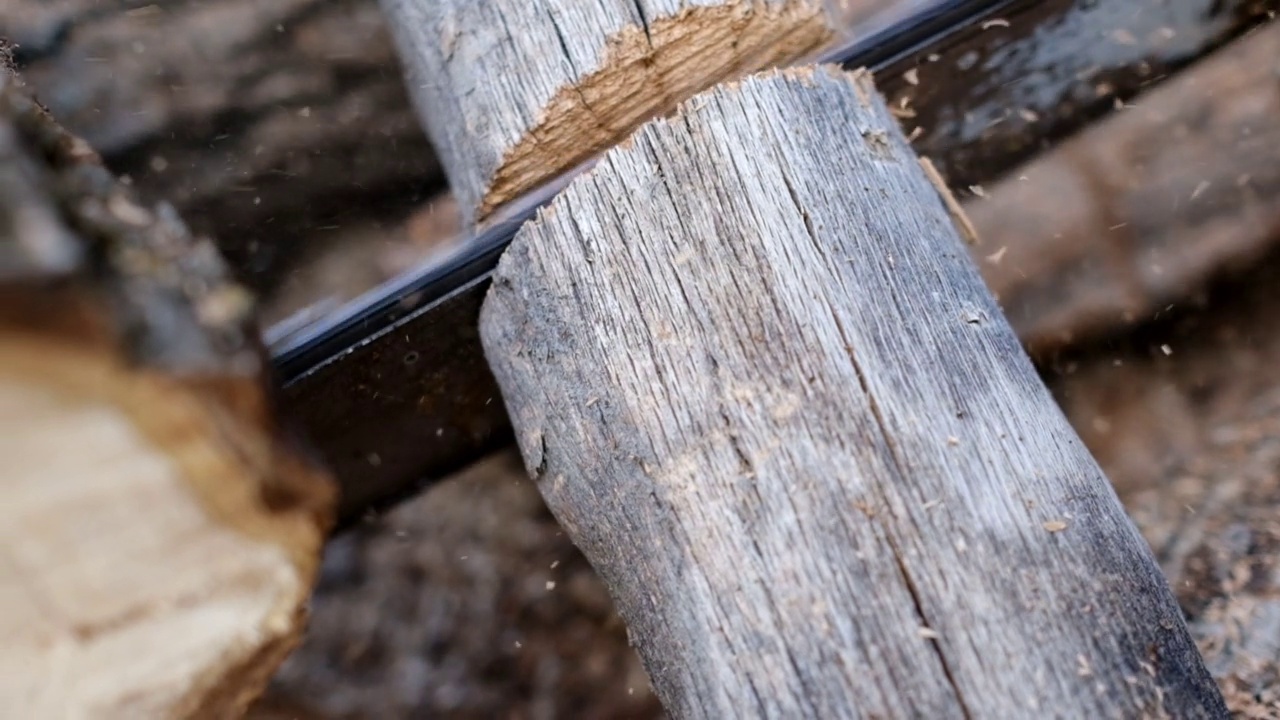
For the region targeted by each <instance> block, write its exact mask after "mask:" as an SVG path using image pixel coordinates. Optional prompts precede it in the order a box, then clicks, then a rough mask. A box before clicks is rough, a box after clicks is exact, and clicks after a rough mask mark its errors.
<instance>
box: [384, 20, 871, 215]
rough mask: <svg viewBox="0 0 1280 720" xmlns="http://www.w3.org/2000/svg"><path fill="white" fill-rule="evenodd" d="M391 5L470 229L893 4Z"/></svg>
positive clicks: (409, 70)
mask: <svg viewBox="0 0 1280 720" xmlns="http://www.w3.org/2000/svg"><path fill="white" fill-rule="evenodd" d="M381 2H382V5H383V7H384V8H385V10H386V12H387V14H388V17H389V18H390V19H391V27H392V30H393V33H392V34H393V36H394V37H395V38H396V43H397V45H398V47H399V49H400V57H401V58H402V59H403V61H404V64H405V69H406V74H407V78H408V85H409V89H410V94H411V95H412V96H413V98H414V99H415V101H416V104H417V106H418V109H419V114H420V116H421V117H422V118H423V119H424V120H425V124H426V128H427V133H428V134H429V135H430V137H431V139H432V140H433V141H434V144H435V147H436V148H437V150H438V151H439V153H440V160H441V163H442V164H443V165H444V167H445V170H446V175H447V176H448V178H449V183H450V186H451V187H452V189H453V192H454V194H455V196H456V197H457V198H458V202H459V203H460V204H461V206H462V209H463V212H464V216H465V217H466V218H467V220H468V221H473V220H483V219H484V218H485V217H486V216H488V215H489V214H490V213H492V212H493V211H494V210H495V209H496V208H498V207H500V206H501V205H503V204H504V203H506V202H508V201H510V200H513V199H515V198H516V197H518V196H520V195H521V194H523V193H525V192H528V191H530V190H532V189H534V188H536V187H538V186H539V185H542V184H544V183H546V182H548V181H550V180H552V179H554V178H555V177H556V176H558V175H560V174H562V173H564V172H566V171H568V170H571V169H572V168H574V167H575V166H576V165H578V164H580V163H581V162H583V161H585V160H587V159H589V158H591V157H592V156H594V155H596V154H597V153H599V152H601V151H603V150H605V149H607V148H609V147H611V146H613V145H614V144H616V143H617V142H618V141H619V140H621V139H622V138H624V137H626V135H627V134H629V133H630V132H631V131H632V130H634V129H635V127H636V126H637V125H639V124H640V123H641V122H643V121H645V120H647V119H649V118H651V117H655V116H657V115H661V114H662V113H665V112H667V111H669V110H671V109H672V108H674V107H675V106H676V104H677V103H679V102H681V101H682V100H684V99H686V98H688V97H689V96H691V95H693V94H694V93H696V92H698V91H700V90H703V89H705V88H707V87H710V86H712V85H714V84H715V83H717V82H720V81H723V80H727V79H730V78H732V77H740V76H742V75H744V74H746V73H749V72H751V71H753V70H757V69H762V68H767V67H771V66H773V65H778V64H785V63H788V62H790V61H793V60H796V59H798V58H800V57H803V56H805V55H807V54H809V53H812V52H814V51H816V50H818V49H819V48H821V47H823V46H825V45H827V44H828V43H830V42H831V41H832V40H833V39H834V38H836V37H837V35H838V33H839V32H840V30H841V29H842V28H845V27H848V26H849V25H850V24H852V23H854V22H856V21H858V20H861V19H866V18H869V17H871V16H873V15H874V14H875V13H877V12H880V11H883V10H885V9H886V8H888V7H890V6H892V5H894V4H895V0H869V1H868V2H859V3H829V2H826V1H825V0H698V1H697V2H684V1H683V0H643V2H636V1H635V0H594V1H593V2H585V3H584V2H577V1H575V0H553V1H551V2H543V3H527V2H519V1H517V0H503V1H501V2H485V3H477V2H473V1H472V0H445V1H443V2H439V1H437V0H381ZM512 68H519V71H518V72H512Z"/></svg>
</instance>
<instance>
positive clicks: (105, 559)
mask: <svg viewBox="0 0 1280 720" xmlns="http://www.w3.org/2000/svg"><path fill="white" fill-rule="evenodd" d="M251 310H252V303H251V301H250V298H249V296H248V295H247V293H245V292H244V291H243V290H242V289H240V288H239V287H237V286H235V285H233V284H232V283H230V282H229V281H228V279H227V272H226V269H225V268H224V266H223V264H222V262H221V260H220V259H219V257H218V255H217V253H216V251H215V250H214V249H213V246H212V245H211V244H209V243H207V242H202V241H198V240H196V239H193V238H192V237H191V236H190V234H189V233H188V232H187V231H186V229H185V228H184V227H183V225H182V224H181V222H180V221H179V220H178V219H177V217H176V216H175V215H174V214H173V212H172V211H171V210H168V209H166V208H164V207H161V208H157V209H149V208H144V207H141V206H139V205H138V204H136V203H135V202H134V201H133V199H132V198H131V197H130V196H129V194H128V193H127V192H126V191H125V189H124V188H123V187H122V186H121V185H119V184H118V183H116V182H115V181H114V179H113V178H112V177H111V176H110V174H109V173H108V172H107V171H105V170H104V169H103V168H102V167H101V166H100V165H99V164H98V162H97V157H96V156H95V155H94V154H93V153H92V151H90V150H89V148H88V146H87V145H85V144H84V143H83V142H81V141H79V140H77V139H76V138H74V137H72V136H70V135H68V134H66V133H64V132H63V131H62V130H61V129H59V128H58V127H57V125H56V124H55V123H54V122H53V121H52V120H51V118H50V117H49V116H48V115H47V113H46V112H45V111H44V110H42V109H41V108H40V107H39V106H38V105H37V104H36V103H35V102H33V101H32V100H31V99H30V98H29V97H28V96H27V95H26V94H25V93H23V92H22V91H20V90H19V89H17V88H16V86H15V84H14V83H13V82H12V81H10V82H6V81H4V80H2V79H0V457H3V458H4V461H3V471H0V497H3V503H0V588H2V590H0V618H2V619H0V637H3V638H4V643H3V648H2V649H0V707H4V708H5V710H6V713H8V714H11V715H12V716H14V717H32V718H34V717H95V718H144V717H228V716H234V715H235V714H237V713H238V712H240V711H241V710H242V709H243V708H244V707H246V706H247V704H248V703H249V702H250V701H251V700H252V699H253V697H254V696H255V695H256V694H257V693H258V691H259V690H260V689H261V688H262V687H263V686H264V685H265V683H266V681H267V679H268V677H269V676H270V674H271V673H272V671H273V670H274V669H275V667H276V665H277V664H278V663H279V662H280V661H281V660H282V659H283V657H284V655H285V654H286V653H287V652H288V651H289V650H290V648H291V647H292V646H293V645H294V644H295V642H296V641H297V638H298V635H299V633H300V630H301V627H302V623H303V619H304V607H305V602H306V599H307V597H308V594H309V590H310V587H311V584H312V580H313V577H314V575H315V572H316V567H317V561H318V557H319V552H320V547H321V544H322V539H323V536H324V531H325V529H326V528H327V525H328V522H329V513H330V506H331V505H332V501H333V493H332V490H331V487H330V485H329V482H328V481H327V479H326V478H325V477H324V476H323V475H322V474H321V473H320V472H318V471H317V470H316V469H315V468H314V467H313V466H312V465H311V464H310V463H309V462H308V461H307V460H306V459H305V458H304V457H303V456H301V455H299V454H297V453H296V452H294V451H293V450H292V449H291V446H290V444H289V442H288V440H287V439H286V438H285V437H284V435H283V434H282V432H281V430H280V429H279V428H278V427H277V426H276V425H275V423H274V421H273V418H272V413H271V406H270V401H269V397H268V394H267V390H266V386H265V384H264V382H263V379H264V378H263V376H264V373H265V372H266V364H265V360H264V356H263V354H262V353H261V352H260V348H259V347H258V344H257V340H256V334H255V332H254V329H253V325H252V323H251V322H250V312H251Z"/></svg>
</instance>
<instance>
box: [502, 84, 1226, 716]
mask: <svg viewBox="0 0 1280 720" xmlns="http://www.w3.org/2000/svg"><path fill="white" fill-rule="evenodd" d="M481 326H482V336H483V340H484V346H485V351H486V354H487V356H488V357H489V360H490V362H491V365H492V367H493V369H494V372H495V376H496V377H497V379H498V382H499V385H500V387H501V388H502V392H503V397H504V400H505V402H506V404H507V407H508V409H509V411H510V414H511V417H512V420H513V424H514V427H515V429H516V433H517V438H518V441H519V444H520V447H521V450H522V452H523V454H524V458H525V463H526V466H527V468H528V469H529V471H530V473H531V474H532V475H533V476H534V477H535V478H536V479H537V481H538V483H539V486H540V489H541V491H542V493H543V495H544V497H545V498H546V499H547V501H548V504H549V506H550V507H551V508H552V510H553V512H555V514H556V516H557V517H558V518H559V520H560V521H561V523H562V524H563V525H564V527H565V528H566V530H567V532H569V533H570V535H571V537H572V538H573V539H574V541H575V542H576V543H577V544H578V545H579V546H580V547H581V548H582V549H583V551H584V553H585V554H586V555H587V557H588V559H589V560H590V561H591V562H592V564H593V565H594V566H595V567H596V568H597V570H599V571H600V573H601V575H602V577H603V578H604V579H605V581H606V583H608V585H609V586H610V588H611V591H612V593H613V594H614V596H615V599H616V600H617V602H618V605H619V608H620V612H621V613H622V615H623V617H624V619H625V620H626V621H627V623H628V626H629V628H630V631H631V634H632V638H633V641H634V643H635V645H636V647H637V649H638V650H639V652H640V654H641V657H642V658H643V660H644V662H645V664H646V667H647V669H648V670H649V672H650V674H651V676H652V679H653V682H654V685H655V689H656V690H657V692H658V694H659V696H660V697H661V698H662V700H663V702H664V704H665V706H666V708H667V710H668V711H669V712H671V713H672V714H673V715H674V716H677V717H743V716H767V717H1022V716H1029V715H1034V716H1037V717H1041V716H1045V717H1099V718H1103V717H1137V716H1151V717H1155V716H1162V714H1167V715H1169V716H1173V717H1222V716H1224V715H1225V709H1224V706H1223V704H1222V699H1221V697H1220V695H1219V694H1218V691H1217V689H1216V687H1215V686H1214V684H1213V682H1212V680H1211V679H1210V677H1209V675H1208V673H1207V672H1206V671H1205V668H1204V666H1203V663H1202V661H1201V660H1200V658H1199V656H1198V654H1197V652H1196V649H1195V647H1194V645H1193V643H1192V642H1191V640H1190V638H1189V636H1188V634H1187V630H1186V627H1185V625H1184V623H1183V620H1182V617H1181V614H1180V612H1179V609H1178V606H1177V604H1176V603H1175V601H1174V599H1173V596H1172V594H1171V593H1170V591H1169V588H1168V587H1167V585H1166V583H1165V581H1164V578H1163V577H1162V576H1161V575H1160V572H1159V570H1158V568H1157V567H1156V566H1155V563H1154V562H1153V560H1152V557H1151V554H1150V552H1149V550H1148V549H1147V547H1146V545H1145V543H1144V542H1143V541H1142V539H1141V538H1140V537H1139V535H1138V534H1137V532H1136V531H1135V529H1134V527H1133V525H1132V523H1131V522H1130V521H1129V520H1128V518H1127V517H1126V516H1125V514H1124V511H1123V509H1122V508H1121V506H1120V505H1119V502H1118V501H1117V499H1116V497H1115V494H1114V492H1113V491H1112V489H1111V487H1110V485H1109V484H1108V482H1107V480H1106V478H1105V477H1104V476H1103V475H1102V473H1101V471H1100V470H1099V469H1098V466H1097V465H1096V463H1095V462H1094V461H1093V459H1092V458H1091V457H1090V456H1089V454H1088V453H1087V452H1086V451H1085V450H1084V448H1083V447H1082V445H1081V443H1080V442H1079V439H1078V438H1077V437H1076V436H1075V434H1074V433H1073V431H1072V430H1071V428H1070V426H1068V425H1067V423H1066V422H1065V420H1064V419H1063V417H1062V415H1061V413H1060V411H1059V410H1058V408H1057V406H1056V405H1055V404H1054V402H1053V400H1052V398H1051V397H1050V395H1049V394H1048V392H1047V391H1046V390H1045V388H1044V386H1043V385H1042V383H1041V381H1040V379H1039V378H1038V376H1037V375H1036V373H1035V371H1034V369H1033V368H1032V366H1031V364H1030V362H1029V361H1028V360H1027V358H1026V356H1025V355H1024V354H1023V353H1022V351H1021V349H1020V347H1019V345H1018V341H1017V338H1016V337H1015V335H1014V333H1013V332H1012V330H1011V329H1010V327H1009V326H1008V324H1007V323H1006V321H1005V320H1004V318H1003V317H1002V315H1001V314H1000V312H999V310H998V308H997V307H996V305H995V303H994V302H993V300H992V299H991V297H990V295H989V294H988V292H987V290H986V289H985V288H984V286H983V284H982V280H981V278H980V277H979V275H978V273H977V271H976V269H975V268H974V267H973V266H972V265H971V264H970V263H969V262H968V260H967V255H966V251H965V248H964V246H963V244H962V241H961V239H960V236H959V233H958V231H957V229H956V228H955V226H954V224H953V220H952V218H951V217H950V214H949V211H948V208H947V206H946V204H945V203H944V202H943V201H942V200H941V199H940V197H939V193H938V190H937V188H936V187H935V185H933V184H932V183H931V182H930V181H929V180H928V178H927V175H926V174H925V173H924V172H923V171H922V170H921V168H920V166H919V165H918V164H917V161H916V158H915V155H914V153H913V152H912V151H911V150H910V148H909V146H908V145H907V143H906V141H905V139H904V138H903V136H902V134H901V133H900V131H899V130H898V129H897V126H896V123H895V121H894V120H893V118H892V116H891V114H890V113H889V111H888V109H887V108H886V107H885V105H884V103H883V102H882V100H881V99H880V98H879V96H878V95H877V94H876V93H875V90H874V88H872V87H871V84H870V81H869V80H868V79H867V76H865V75H859V76H851V75H848V74H844V73H841V72H839V71H836V70H829V69H818V70H817V71H814V72H805V71H793V72H788V73H773V74H768V75H766V76H763V77H753V78H750V79H747V80H745V81H743V82H742V83H740V84H738V85H734V86H724V87H721V88H718V89H716V90H714V91H711V92H708V93H706V94H703V95H700V96H698V97H695V98H694V99H693V100H691V101H690V102H689V103H687V104H686V105H684V106H683V108H682V110H681V112H680V113H679V114H678V115H677V116H676V117H674V118H673V119H671V120H662V121H656V122H653V123H651V124H649V125H646V126H645V127H644V128H643V129H642V130H641V131H640V132H638V133H637V134H636V135H635V136H634V137H633V138H632V139H631V141H630V142H629V143H628V144H627V145H626V146H624V147H623V148H621V149H618V150H614V151H611V152H609V153H608V154H607V155H606V156H605V157H604V158H603V159H602V160H601V161H600V163H599V164H598V165H597V166H596V168H595V169H594V170H593V171H592V172H591V173H590V174H589V175H587V176H585V177H582V178H579V179H577V180H575V181H574V182H573V183H572V184H571V186H570V187H569V189H568V190H567V191H565V192H564V193H563V194H562V195H561V196H560V197H559V198H557V199H556V200H555V201H554V202H553V203H552V205H551V206H550V208H549V209H548V210H546V211H544V212H543V213H541V215H540V216H539V218H538V220H537V221H536V222H534V223H531V224H529V225H527V226H525V228H524V229H523V230H522V231H521V233H520V234H519V236H518V237H517V239H516V241H515V243H514V244H513V245H512V248H511V250H510V251H509V252H508V253H507V255H506V256H505V257H504V258H503V260H502V262H501V264H500V266H499V269H498V271H497V274H496V276H495V280H494V285H493V287H492V290H491V291H490V295H489V297H488V299H487V301H486V305H485V308H484V310H483V313H482V320H481Z"/></svg>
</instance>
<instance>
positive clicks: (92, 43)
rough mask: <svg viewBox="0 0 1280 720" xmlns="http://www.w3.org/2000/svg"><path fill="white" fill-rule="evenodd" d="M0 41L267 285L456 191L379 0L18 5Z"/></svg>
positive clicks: (1, 16) (142, 179)
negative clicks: (314, 254)
mask: <svg viewBox="0 0 1280 720" xmlns="http://www.w3.org/2000/svg"><path fill="white" fill-rule="evenodd" d="M0 36H7V37H8V38H9V39H11V40H12V41H13V42H15V43H17V45H18V46H19V47H18V60H19V62H20V64H21V65H22V66H23V71H24V74H25V76H26V78H27V81H28V82H29V83H30V85H31V86H32V88H33V89H34V90H35V92H36V93H37V94H38V95H39V96H40V98H41V100H42V101H43V102H44V103H45V104H46V105H48V106H49V108H50V109H51V110H52V111H53V112H54V114H55V116H56V117H58V118H59V119H60V121H61V122H63V123H64V124H65V125H66V126H67V127H68V129H70V130H71V131H72V132H75V133H77V134H78V135H80V136H81V137H84V138H85V139H86V140H87V141H88V142H89V144H90V145H92V146H93V147H94V148H95V149H96V150H97V151H98V152H100V153H101V154H102V155H103V156H104V157H105V158H106V161H107V163H108V165H109V166H110V167H111V168H112V169H113V170H114V171H116V172H117V173H119V174H124V175H127V176H129V177H130V178H132V180H133V182H134V184H135V185H136V186H137V187H138V190H139V191H140V192H141V193H142V195H143V197H146V198H157V199H158V198H163V199H165V200H166V201H169V202H172V203H174V204H175V205H176V206H177V207H178V210H179V211H180V213H181V214H182V215H183V216H184V217H185V218H187V219H189V220H190V221H192V222H193V223H195V225H194V229H195V230H197V231H199V232H204V233H212V234H214V235H215V236H216V237H217V239H218V242H219V244H220V246H221V247H222V249H223V250H224V252H225V253H226V255H227V257H228V260H229V261H230V262H231V263H232V264H233V265H234V267H235V268H236V269H237V271H239V273H240V276H241V277H242V278H243V279H244V280H246V281H249V282H251V283H252V284H253V285H254V287H255V288H258V289H263V288H267V287H269V286H271V285H272V284H273V282H274V280H275V279H276V278H277V277H278V276H279V275H280V274H281V273H283V272H284V271H285V270H286V269H289V268H290V267H292V263H293V259H294V256H295V255H297V254H298V252H299V251H300V250H301V249H305V248H307V247H310V245H311V244H312V243H311V242H310V241H312V240H313V239H314V236H315V235H316V233H317V231H318V229H323V228H329V227H332V226H335V225H343V226H345V225H348V224H352V223H353V222H354V221H356V220H358V219H360V217H361V216H374V217H383V218H385V217H387V216H392V217H394V216H397V215H403V214H407V213H408V211H410V210H411V209H412V208H414V207H415V206H416V205H417V204H418V203H419V202H421V200H422V199H423V197H424V193H426V192H429V191H431V190H433V189H436V188H438V187H440V186H442V185H443V178H442V177H441V176H440V173H439V167H438V165H437V164H436V162H435V156H434V153H433V152H432V150H431V147H430V144H429V142H428V141H427V138H426V135H425V134H424V133H423V132H422V131H421V130H420V129H419V127H418V122H417V119H416V117H415V116H414V113H413V110H412V108H411V106H410V104H409V100H408V97H407V95H406V93H405V91H404V89H403V85H402V81H401V77H400V75H399V73H397V72H396V65H397V61H396V58H395V53H394V50H393V48H392V46H391V41H390V38H389V37H388V35H387V32H386V28H385V23H384V21H383V19H382V17H381V14H380V13H379V11H378V6H377V3H376V2H374V1H373V0H219V1H218V2H165V3H139V2H136V1H134V0H62V1H60V2H57V3H50V2H48V0H7V1H6V2H5V3H4V10H3V11H2V12H0ZM336 198H341V199H342V200H343V202H342V203H341V204H337V203H335V199H336ZM339 210H341V212H339Z"/></svg>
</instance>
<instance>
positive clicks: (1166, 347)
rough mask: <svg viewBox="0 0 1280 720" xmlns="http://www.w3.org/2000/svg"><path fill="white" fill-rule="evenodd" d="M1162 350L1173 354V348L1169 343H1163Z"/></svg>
mask: <svg viewBox="0 0 1280 720" xmlns="http://www.w3.org/2000/svg"><path fill="white" fill-rule="evenodd" d="M1160 352H1162V353H1164V354H1165V355H1172V354H1173V348H1171V347H1169V346H1168V345H1161V346H1160Z"/></svg>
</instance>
